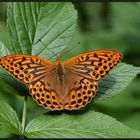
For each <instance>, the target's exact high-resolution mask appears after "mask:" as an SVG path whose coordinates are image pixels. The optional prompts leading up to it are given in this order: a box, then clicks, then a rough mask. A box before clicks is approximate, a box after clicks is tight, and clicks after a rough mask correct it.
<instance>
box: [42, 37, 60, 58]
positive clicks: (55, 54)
mask: <svg viewBox="0 0 140 140" xmlns="http://www.w3.org/2000/svg"><path fill="white" fill-rule="evenodd" d="M39 41H40V42H41V43H42V44H43V45H44V46H45V47H46V48H47V49H48V50H49V51H50V52H51V53H53V54H54V55H53V57H54V56H57V57H58V55H57V54H58V53H55V52H54V51H52V50H51V49H49V48H48V47H47V46H46V45H45V44H44V43H43V42H42V40H41V39H39Z"/></svg>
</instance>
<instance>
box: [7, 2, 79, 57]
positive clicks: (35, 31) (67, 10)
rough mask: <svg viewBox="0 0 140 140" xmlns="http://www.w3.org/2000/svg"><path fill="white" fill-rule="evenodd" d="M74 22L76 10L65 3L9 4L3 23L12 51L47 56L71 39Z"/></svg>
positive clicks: (61, 47)
mask: <svg viewBox="0 0 140 140" xmlns="http://www.w3.org/2000/svg"><path fill="white" fill-rule="evenodd" d="M76 21H77V13H76V11H75V10H74V6H73V5H72V4H71V3H68V2H67V3H59V2H58V3H51V2H49V3H47V2H44V3H43V2H40V3H35V2H28V3H26V2H24V3H23V2H18V3H16V2H14V3H10V4H9V6H8V19H7V23H8V29H9V35H10V39H11V46H12V49H13V53H25V54H32V55H36V56H41V57H44V58H49V57H50V56H52V55H54V54H52V51H53V52H54V53H55V54H57V53H59V52H61V51H62V50H63V49H64V48H65V47H66V46H67V45H68V43H69V42H70V41H71V38H72V35H73V34H74V31H75V27H76ZM40 40H41V41H42V42H43V43H44V44H45V46H44V45H43V44H42V43H41V42H40ZM49 50H51V51H49Z"/></svg>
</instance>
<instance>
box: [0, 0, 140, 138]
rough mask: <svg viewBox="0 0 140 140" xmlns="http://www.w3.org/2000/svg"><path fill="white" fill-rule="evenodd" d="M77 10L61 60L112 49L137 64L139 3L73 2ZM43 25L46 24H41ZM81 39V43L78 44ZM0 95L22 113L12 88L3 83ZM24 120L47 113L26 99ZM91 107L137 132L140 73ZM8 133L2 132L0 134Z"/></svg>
mask: <svg viewBox="0 0 140 140" xmlns="http://www.w3.org/2000/svg"><path fill="white" fill-rule="evenodd" d="M73 4H74V5H75V8H76V9H77V11H78V26H77V31H76V32H75V34H74V37H73V42H72V43H70V46H71V47H74V49H72V50H71V51H70V52H69V53H67V55H63V56H62V57H63V59H64V60H67V59H69V58H70V57H72V56H74V55H77V54H79V53H82V52H86V51H91V50H94V49H111V50H118V51H121V52H122V53H123V60H122V61H123V62H125V63H128V64H131V65H134V66H139V67H140V3H135V2H134V3H129V2H125V3H123V2H121V3H119V2H117V3H116V2H108V3H103V2H102V3H101V2H84V3H80V2H79V3H78V2H77V3H75V2H74V3H73ZM6 7H7V3H0V41H2V42H3V43H4V44H5V45H6V46H8V45H9V44H10V43H9V38H8V31H7V27H6ZM44 26H45V25H44ZM78 42H80V44H79V43H78ZM0 84H3V86H1V89H0V94H1V95H2V96H3V98H5V99H6V100H7V102H8V103H9V104H10V105H11V106H12V107H13V108H14V109H15V110H16V112H17V113H18V116H19V118H20V119H21V116H22V105H23V97H21V96H17V95H15V92H16V91H15V89H13V88H12V87H10V86H9V85H8V84H7V85H6V83H3V82H2V81H1V82H0ZM28 102H29V108H28V114H27V121H29V120H30V119H31V118H33V117H35V116H37V115H38V114H40V113H42V112H46V110H44V109H43V108H42V107H39V106H38V105H37V104H36V103H35V102H34V101H33V100H32V99H31V98H29V101H28ZM93 110H96V111H99V112H102V113H104V114H108V115H110V116H112V117H114V118H116V119H117V120H119V121H121V122H123V123H124V124H125V125H128V126H129V127H131V128H133V129H137V130H139V131H140V76H139V75H138V76H137V78H135V79H134V80H133V81H132V82H131V83H130V84H129V85H128V87H127V88H126V89H125V90H124V91H122V92H121V93H118V94H117V95H115V96H114V97H111V98H108V99H105V100H101V101H98V102H97V103H95V104H94V106H93ZM4 135H7V134H6V132H5V134H4V133H1V132H0V137H2V136H4Z"/></svg>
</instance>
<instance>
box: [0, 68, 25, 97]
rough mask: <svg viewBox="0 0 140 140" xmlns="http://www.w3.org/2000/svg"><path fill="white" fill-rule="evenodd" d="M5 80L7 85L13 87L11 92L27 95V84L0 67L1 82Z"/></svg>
mask: <svg viewBox="0 0 140 140" xmlns="http://www.w3.org/2000/svg"><path fill="white" fill-rule="evenodd" d="M3 82H4V84H6V85H7V87H8V88H10V89H11V93H14V94H15V93H16V94H18V95H25V93H26V92H27V91H28V90H27V87H26V85H25V84H23V83H22V82H20V81H19V80H17V79H16V78H15V77H13V75H12V74H10V73H9V72H7V71H5V70H4V69H2V68H0V84H2V83H3ZM6 85H5V86H6Z"/></svg>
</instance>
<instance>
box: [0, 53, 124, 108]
mask: <svg viewBox="0 0 140 140" xmlns="http://www.w3.org/2000/svg"><path fill="white" fill-rule="evenodd" d="M121 59H122V54H121V53H120V52H116V51H112V50H96V51H90V52H86V53H83V54H79V55H77V56H75V57H72V58H71V59H69V60H67V61H66V62H64V61H62V59H61V58H60V57H58V58H57V59H56V61H55V62H51V61H49V60H46V59H43V58H39V57H37V56H31V55H26V54H19V55H16V54H15V55H7V56H5V57H3V58H1V59H0V66H1V67H2V68H4V69H5V70H6V71H8V72H10V73H11V74H12V75H13V76H15V77H16V78H17V79H18V80H20V81H21V82H23V83H24V84H26V85H27V86H28V88H29V93H30V94H31V96H32V97H33V99H34V100H35V101H37V103H38V104H39V105H41V106H43V107H44V108H46V109H50V110H58V111H60V110H64V109H65V110H77V109H80V108H82V107H84V106H85V105H86V104H88V103H89V102H91V100H92V99H93V98H94V97H95V95H96V92H97V87H98V82H99V81H100V80H101V79H102V78H103V77H104V76H106V75H107V74H108V73H109V71H110V70H111V69H112V68H113V67H115V66H116V65H117V64H118V63H119V62H120V61H121Z"/></svg>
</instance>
